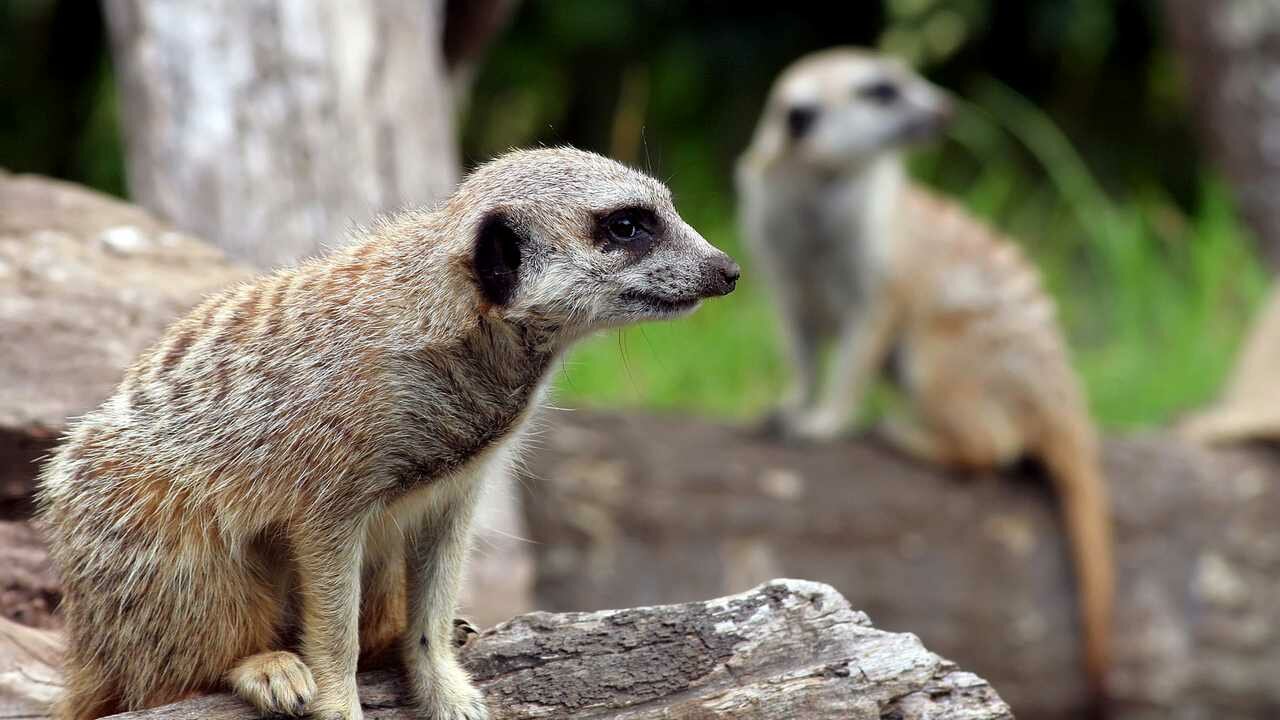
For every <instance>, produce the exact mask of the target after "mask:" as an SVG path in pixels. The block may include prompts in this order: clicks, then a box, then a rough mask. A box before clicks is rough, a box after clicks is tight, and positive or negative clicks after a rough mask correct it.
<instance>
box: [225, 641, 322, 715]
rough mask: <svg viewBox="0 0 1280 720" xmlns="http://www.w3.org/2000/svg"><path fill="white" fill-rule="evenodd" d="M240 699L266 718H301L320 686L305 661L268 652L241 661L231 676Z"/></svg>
mask: <svg viewBox="0 0 1280 720" xmlns="http://www.w3.org/2000/svg"><path fill="white" fill-rule="evenodd" d="M227 681H228V682H229V683H230V685H231V688H232V690H234V691H235V693H236V694H237V695H239V696H240V697H241V698H243V699H244V700H245V702H248V703H249V704H250V705H252V706H254V707H255V708H257V709H258V711H259V712H261V713H263V714H264V715H287V716H290V717H301V716H303V715H305V714H307V712H309V708H308V706H309V705H310V704H311V701H312V700H313V699H314V698H315V696H316V683H315V680H314V679H313V678H312V677H311V670H310V669H309V668H308V667H307V666H306V664H305V663H303V662H302V658H300V657H298V656H297V655H294V654H293V653H291V652H265V653H260V654H258V655H253V656H250V657H247V658H245V659H244V660H241V661H240V664H239V665H236V666H235V668H233V669H232V670H231V672H230V673H228V674H227Z"/></svg>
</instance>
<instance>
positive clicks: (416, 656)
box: [404, 477, 489, 720]
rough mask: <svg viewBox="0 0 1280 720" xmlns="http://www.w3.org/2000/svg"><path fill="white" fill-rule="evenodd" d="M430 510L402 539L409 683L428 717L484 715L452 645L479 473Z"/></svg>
mask: <svg viewBox="0 0 1280 720" xmlns="http://www.w3.org/2000/svg"><path fill="white" fill-rule="evenodd" d="M466 482H468V483H469V484H468V486H467V487H465V488H462V489H461V490H460V491H459V493H458V495H457V496H456V497H455V498H454V499H453V500H452V502H450V503H449V504H447V505H444V506H442V507H439V508H438V509H436V511H435V512H432V513H430V514H429V515H428V516H427V517H426V518H425V519H424V520H423V522H422V524H421V525H420V526H419V527H417V528H416V529H415V530H414V531H413V532H411V533H410V535H409V538H408V541H407V542H406V544H405V558H406V573H405V574H406V579H407V589H408V604H409V625H408V628H407V631H406V633H405V637H404V655H405V669H406V671H407V674H408V679H409V685H410V688H411V690H412V692H413V694H414V697H416V698H417V700H418V702H419V703H420V704H421V705H422V709H423V710H424V711H425V712H426V713H427V716H428V717H430V718H440V719H441V720H444V719H446V718H447V719H448V720H484V719H485V718H488V716H489V715H488V711H487V710H486V708H485V704H484V697H483V695H482V694H481V693H480V691H479V690H477V689H476V688H475V687H474V686H473V685H472V684H471V679H470V678H469V677H468V676H467V674H466V671H465V670H463V669H462V665H461V664H460V663H459V662H458V658H457V655H456V654H455V651H454V645H455V643H454V623H453V620H454V610H455V606H456V604H457V598H458V589H459V586H460V585H461V584H462V565H463V561H464V560H465V559H466V554H467V550H468V544H469V542H470V526H471V519H472V515H473V514H474V512H475V507H476V504H477V502H478V500H479V497H480V494H481V490H482V486H481V482H480V478H479V477H477V478H474V479H471V480H469V481H466Z"/></svg>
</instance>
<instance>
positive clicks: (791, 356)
mask: <svg viewBox="0 0 1280 720" xmlns="http://www.w3.org/2000/svg"><path fill="white" fill-rule="evenodd" d="M779 312H780V313H781V316H782V324H781V329H782V341H783V345H784V346H785V347H786V352H787V359H788V360H789V361H790V368H791V377H790V380H789V384H788V386H787V390H786V392H785V393H784V394H783V396H782V402H781V404H780V406H779V408H778V409H779V411H780V413H781V414H782V415H783V416H784V417H788V416H795V415H798V414H799V413H801V412H803V411H804V410H805V409H806V408H809V407H810V406H812V405H813V402H814V399H815V398H816V397H817V393H818V373H819V366H820V363H819V352H820V350H821V345H822V333H821V331H820V328H818V326H817V325H816V323H815V322H814V320H813V318H812V317H810V316H809V313H806V312H804V310H803V308H802V307H800V306H799V305H798V304H797V303H794V302H792V303H781V307H780V309H779Z"/></svg>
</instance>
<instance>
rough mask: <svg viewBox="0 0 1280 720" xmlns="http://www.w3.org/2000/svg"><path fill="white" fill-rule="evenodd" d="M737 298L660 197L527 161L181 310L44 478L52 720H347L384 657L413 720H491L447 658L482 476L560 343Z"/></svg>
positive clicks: (544, 160) (614, 176)
mask: <svg viewBox="0 0 1280 720" xmlns="http://www.w3.org/2000/svg"><path fill="white" fill-rule="evenodd" d="M738 274H739V270H738V266H737V265H736V264H735V263H734V262H733V261H732V260H731V259H730V258H729V256H727V255H726V254H724V253H723V252H721V251H719V250H717V249H716V248H714V247H713V246H711V245H710V244H709V243H708V242H707V241H706V240H704V239H703V238H702V237H701V236H700V235H699V234H698V233H697V232H696V231H695V230H694V229H693V228H691V227H690V226H689V225H688V224H686V223H685V222H684V221H683V220H682V219H681V218H680V216H679V215H678V214H677V213H676V210H675V209H674V207H673V205H672V199H671V195H670V193H669V192H668V190H667V189H666V188H665V187H664V186H663V185H662V184H661V183H660V182H658V181H656V180H654V179H652V178H650V177H648V176H647V175H644V174H641V173H639V172H636V171H633V170H630V169H628V168H626V167H624V166H622V165H620V164H618V163H615V162H613V161H611V160H607V159H605V158H603V157H601V156H598V155H594V154H591V153H587V152H583V151H578V150H573V149H540V150H532V151H517V152H512V153H510V154H507V155H504V156H502V157H500V158H498V159H496V160H493V161H491V162H490V163H488V164H486V165H483V166H481V167H480V168H479V169H477V170H475V171H474V172H473V173H472V174H471V175H470V176H469V177H468V178H467V179H466V180H465V181H464V182H463V183H462V184H461V186H460V187H459V188H458V190H457V191H456V193H455V194H454V195H452V196H451V197H450V198H449V199H448V200H447V201H445V202H444V203H443V204H442V205H441V206H440V207H439V208H437V209H435V210H430V211H428V210H416V211H407V212H404V213H402V214H398V215H395V216H393V217H390V218H387V219H384V220H381V221H379V222H378V223H377V224H376V225H375V226H374V227H373V228H372V229H371V230H368V231H365V232H362V233H359V234H358V235H357V237H356V238H355V239H354V241H353V243H352V244H350V245H349V246H347V247H345V248H344V249H341V250H339V251H336V252H334V253H333V254H331V255H328V256H326V257H322V258H320V259H317V260H314V261H310V262H307V263H306V264H303V265H301V266H299V267H297V268H295V269H286V270H282V271H279V272H276V273H275V274H272V275H268V276H266V277H263V278H261V279H259V280H257V281H255V282H251V283H248V284H245V285H242V286H240V287H236V288H234V289H231V290H228V291H226V292H223V293H222V294H220V295H217V296H216V297H213V298H211V299H209V300H207V301H206V302H204V303H203V304H201V305H199V306H198V307H197V308H196V309H195V310H193V311H192V312H191V313H190V314H189V315H187V316H186V317H184V318H183V319H181V320H179V321H178V322H177V323H175V324H174V325H173V326H172V327H171V328H170V329H169V330H168V332H167V334H166V335H165V336H164V338H163V339H161V340H160V341H159V342H158V343H157V344H156V345H155V346H154V347H152V348H151V349H150V350H148V351H146V352H145V353H144V354H142V355H141V356H140V358H139V359H138V360H137V362H136V364H134V365H133V366H132V368H131V369H130V370H129V371H128V374H127V375H126V377H125V378H124V380H123V382H122V383H121V384H120V386H119V387H118V389H117V390H116V392H115V394H114V395H113V396H112V397H111V398H110V399H109V400H107V401H106V402H105V403H104V404H103V405H102V406H101V407H100V408H98V409H97V410H95V411H94V412H91V413H89V414H88V415H87V416H85V417H84V418H83V419H81V420H79V421H78V422H76V423H75V424H74V427H73V428H72V429H71V430H70V431H69V433H68V436H67V437H66V439H65V440H64V442H63V443H62V445H61V446H60V448H59V449H58V450H57V451H56V454H55V455H54V457H53V458H52V460H51V461H50V462H49V464H48V465H47V467H46V468H45V469H44V471H43V475H42V479H41V486H40V488H41V489H40V501H41V507H42V517H43V521H44V523H45V525H46V526H47V528H48V533H49V541H50V544H51V547H52V556H53V558H54V560H55V562H56V564H57V567H58V568H59V569H60V571H61V574H62V578H63V581H64V583H65V590H66V596H65V600H64V604H63V611H64V613H65V617H66V622H67V632H68V639H69V649H68V653H67V657H66V690H65V695H64V698H63V699H62V701H61V703H60V705H59V707H58V709H57V716H58V717H59V718H61V719H62V720H83V719H87V718H97V717H101V716H103V715H106V714H109V713H113V712H118V711H123V710H132V709H137V708H145V707H151V706H155V705H159V704H163V703H167V702H171V701H174V700H177V699H180V698H183V697H185V696H187V695H189V694H193V693H198V692H203V691H208V690H213V689H216V688H218V687H219V686H220V685H224V684H225V685H227V686H229V687H230V688H231V689H232V690H234V692H236V693H237V694H239V695H240V697H242V698H244V699H245V700H246V701H248V702H249V703H251V704H252V705H253V706H255V707H256V708H257V710H258V711H260V712H261V713H263V714H282V715H290V716H298V715H303V714H306V715H308V716H309V717H313V718H325V719H327V720H337V719H341V720H359V718H361V717H362V712H361V707H360V702H359V699H358V697H357V692H356V669H357V664H358V663H360V664H362V665H363V664H366V663H373V662H375V661H376V660H377V659H379V658H391V659H392V661H395V660H397V659H398V660H399V662H400V663H402V664H403V668H404V672H405V676H406V680H407V682H406V685H407V687H408V689H409V692H411V693H412V696H413V698H412V699H413V700H414V701H415V702H416V705H417V707H418V709H419V710H420V712H422V713H423V717H424V718H430V719H431V720H479V719H481V718H486V717H488V711H487V709H486V706H485V703H484V701H483V698H482V695H481V693H480V692H479V691H478V690H477V689H476V688H475V687H474V686H473V685H472V683H471V681H470V679H469V678H468V676H467V674H466V672H465V671H464V669H463V668H462V666H461V665H460V663H459V661H458V660H457V658H456V657H455V653H454V650H453V645H454V642H453V637H454V634H455V625H454V616H453V613H454V604H455V597H456V593H457V590H458V584H459V580H460V577H461V573H462V570H463V562H464V555H465V552H466V547H467V536H468V525H469V523H470V520H471V515H472V510H473V508H474V506H475V503H476V499H477V495H478V493H479V491H480V488H481V481H482V479H483V478H484V476H485V475H486V474H487V472H488V471H489V470H491V469H493V468H494V467H495V466H499V465H502V464H504V463H506V462H508V461H509V459H510V457H511V455H512V454H513V453H514V452H515V450H516V448H517V446H518V444H519V442H520V437H521V433H522V430H523V428H524V427H525V426H527V424H528V422H529V416H530V414H531V413H532V412H533V408H534V407H535V406H537V405H538V402H539V398H540V397H541V396H542V394H543V392H544V390H545V388H546V385H547V382H548V376H549V369H550V368H551V367H553V365H554V361H555V359H556V358H557V357H558V356H560V355H561V354H562V353H563V352H564V351H565V349H566V348H567V347H568V346H569V345H570V344H572V343H573V342H574V341H576V340H578V339H579V338H582V337H583V336H585V335H587V334H588V333H591V332H593V331H596V330H600V329H603V328H613V327H619V326H622V325H625V324H629V323H635V322H640V321H647V320H657V319H663V318H672V317H676V316H680V315H683V314H686V313H688V312H691V311H692V310H693V309H694V308H695V307H697V306H698V304H699V303H700V301H702V300H703V299H706V298H709V297H712V296H719V295H724V294H727V293H729V292H730V291H731V290H732V289H733V287H734V284H735V281H736V280H737V278H738Z"/></svg>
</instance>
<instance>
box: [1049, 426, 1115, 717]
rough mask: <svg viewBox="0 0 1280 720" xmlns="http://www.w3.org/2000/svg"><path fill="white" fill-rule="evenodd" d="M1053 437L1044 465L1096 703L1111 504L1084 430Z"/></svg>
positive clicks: (1110, 568)
mask: <svg viewBox="0 0 1280 720" xmlns="http://www.w3.org/2000/svg"><path fill="white" fill-rule="evenodd" d="M1056 435H1057V436H1056V437H1055V436H1053V435H1051V436H1050V437H1049V442H1048V443H1046V446H1045V447H1044V448H1043V449H1042V451H1041V452H1042V459H1043V461H1044V463H1045V465H1046V466H1047V469H1048V471H1049V474H1050V475H1051V476H1052V478H1053V483H1054V487H1055V489H1056V491H1057V495H1058V498H1059V502H1060V503H1061V504H1062V518H1063V524H1064V526H1065V528H1066V532H1067V538H1068V542H1069V545H1070V548H1071V555H1072V565H1073V566H1074V572H1075V575H1076V584H1077V587H1078V588H1079V590H1078V598H1079V604H1080V609H1079V612H1080V623H1081V627H1082V630H1083V645H1084V669H1085V674H1086V677H1087V679H1088V682H1089V686H1090V690H1091V691H1092V692H1093V695H1094V697H1095V699H1101V698H1103V697H1105V695H1106V672H1107V666H1108V663H1109V655H1110V650H1109V649H1110V637H1111V620H1112V617H1111V616H1112V604H1113V598H1114V594H1115V559H1114V556H1113V551H1112V547H1113V545H1112V532H1111V503H1110V500H1109V497H1108V493H1107V487H1106V481H1105V479H1104V478H1103V475H1102V467H1101V460H1100V458H1099V453H1098V448H1097V442H1096V440H1095V439H1094V438H1093V437H1092V433H1091V431H1090V430H1089V429H1088V428H1085V427H1079V426H1077V427H1072V428H1063V429H1062V430H1061V431H1060V432H1058V433H1057V434H1056Z"/></svg>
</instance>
